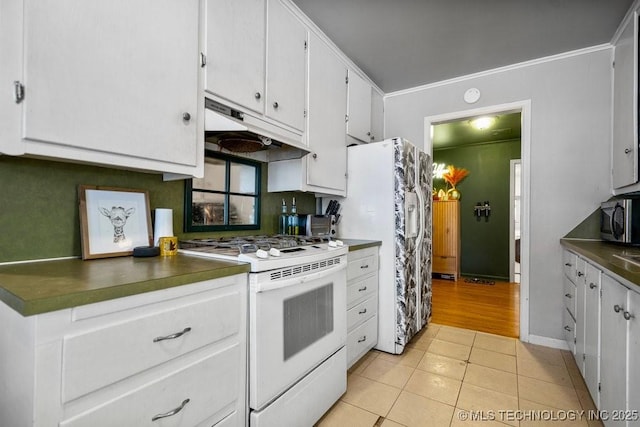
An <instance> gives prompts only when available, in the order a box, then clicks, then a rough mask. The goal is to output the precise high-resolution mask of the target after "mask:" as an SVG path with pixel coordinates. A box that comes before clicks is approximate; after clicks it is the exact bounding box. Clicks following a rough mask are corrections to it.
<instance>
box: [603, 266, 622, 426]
mask: <svg viewBox="0 0 640 427" xmlns="http://www.w3.org/2000/svg"><path fill="white" fill-rule="evenodd" d="M626 307H627V288H625V287H624V286H622V285H621V284H620V283H618V282H617V281H615V280H614V279H612V278H611V277H609V276H607V275H606V274H605V275H602V335H601V346H600V352H601V353H600V354H601V358H602V359H601V365H600V385H601V389H600V408H599V409H601V410H606V411H614V410H623V409H626V408H625V407H624V402H626V381H627V321H626V320H625V319H624V316H623V314H624V309H625V308H626ZM610 413H611V412H610ZM609 423H610V424H607V426H609V425H621V426H622V425H625V424H624V422H618V423H616V422H613V421H611V420H610V421H609Z"/></svg>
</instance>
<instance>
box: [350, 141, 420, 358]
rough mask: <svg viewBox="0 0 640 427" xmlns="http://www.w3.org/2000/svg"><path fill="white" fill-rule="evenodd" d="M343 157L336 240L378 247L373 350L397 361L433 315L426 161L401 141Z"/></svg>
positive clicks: (354, 148)
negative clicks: (374, 242) (343, 191)
mask: <svg viewBox="0 0 640 427" xmlns="http://www.w3.org/2000/svg"><path fill="white" fill-rule="evenodd" d="M347 151H348V157H347V169H348V175H347V197H346V198H345V199H344V200H342V203H341V204H342V208H341V211H340V214H341V215H340V216H341V220H340V222H339V224H338V236H340V237H343V238H348V239H367V240H380V241H382V246H381V247H380V260H379V261H380V262H379V279H380V281H379V291H378V296H379V302H378V344H377V345H376V347H375V348H376V349H378V350H381V351H384V352H388V353H393V354H401V353H402V352H403V351H404V348H405V346H406V345H407V344H408V343H409V341H410V340H411V338H412V337H413V336H414V335H415V334H416V333H417V332H418V331H420V330H421V329H422V328H423V327H424V326H426V324H427V322H428V321H429V317H430V315H431V236H432V234H431V203H432V202H431V199H432V196H431V192H432V190H431V189H432V184H431V179H432V178H431V175H432V166H431V157H430V156H429V155H428V154H427V153H425V152H423V151H422V150H419V149H418V148H416V147H415V146H414V145H412V144H411V143H410V142H409V141H406V140H404V139H401V138H393V139H387V140H384V141H380V142H375V143H370V144H363V145H356V146H352V147H349V148H348V150H347Z"/></svg>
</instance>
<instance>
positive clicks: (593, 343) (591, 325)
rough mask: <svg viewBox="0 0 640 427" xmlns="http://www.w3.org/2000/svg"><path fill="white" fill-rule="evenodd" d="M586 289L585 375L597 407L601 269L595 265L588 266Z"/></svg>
mask: <svg viewBox="0 0 640 427" xmlns="http://www.w3.org/2000/svg"><path fill="white" fill-rule="evenodd" d="M592 271H593V272H592ZM585 290H586V295H585V310H584V311H585V316H584V332H585V334H584V372H583V376H584V380H585V382H586V383H587V388H588V389H589V392H590V393H591V397H592V398H593V401H594V402H595V404H596V407H597V406H598V397H599V392H598V382H599V380H600V372H599V369H600V366H599V365H600V363H599V362H600V271H599V270H598V269H596V268H595V267H593V266H589V267H587V280H586V287H585Z"/></svg>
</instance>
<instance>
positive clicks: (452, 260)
mask: <svg viewBox="0 0 640 427" xmlns="http://www.w3.org/2000/svg"><path fill="white" fill-rule="evenodd" d="M456 261H457V258H456V257H451V256H434V257H433V272H434V273H456V271H457V268H456V267H457V265H456Z"/></svg>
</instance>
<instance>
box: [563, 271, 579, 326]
mask: <svg viewBox="0 0 640 427" xmlns="http://www.w3.org/2000/svg"><path fill="white" fill-rule="evenodd" d="M562 282H563V285H564V286H563V289H562V300H563V301H564V306H565V307H566V308H567V310H569V312H570V313H571V315H572V316H573V317H575V316H576V285H574V284H573V282H572V281H571V280H569V279H568V278H567V277H565V278H564V280H563V281H562Z"/></svg>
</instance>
